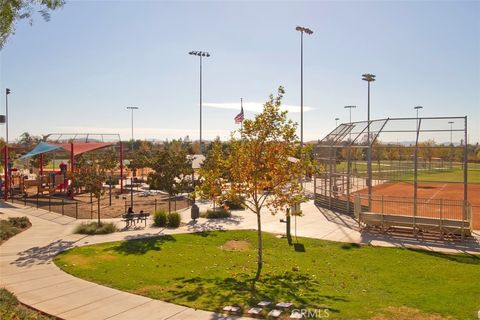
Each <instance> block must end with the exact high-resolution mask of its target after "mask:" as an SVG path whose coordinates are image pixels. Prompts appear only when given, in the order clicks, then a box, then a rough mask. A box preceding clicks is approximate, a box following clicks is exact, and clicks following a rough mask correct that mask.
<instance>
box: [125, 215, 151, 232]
mask: <svg viewBox="0 0 480 320" xmlns="http://www.w3.org/2000/svg"><path fill="white" fill-rule="evenodd" d="M148 217H150V213H148V212H143V213H132V214H124V215H122V221H125V224H126V225H125V227H126V228H128V227H129V226H131V225H132V223H133V224H134V225H135V226H136V225H137V222H140V221H144V222H145V227H146V226H147V219H148Z"/></svg>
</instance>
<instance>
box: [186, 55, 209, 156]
mask: <svg viewBox="0 0 480 320" xmlns="http://www.w3.org/2000/svg"><path fill="white" fill-rule="evenodd" d="M188 54H189V55H192V56H197V57H200V153H203V148H202V58H203V57H207V58H208V57H210V53H208V52H204V51H190V52H189V53H188Z"/></svg>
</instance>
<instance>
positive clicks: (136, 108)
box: [127, 107, 139, 210]
mask: <svg viewBox="0 0 480 320" xmlns="http://www.w3.org/2000/svg"><path fill="white" fill-rule="evenodd" d="M127 109H128V110H132V141H131V143H130V150H131V153H132V155H131V157H133V110H138V109H139V108H138V107H127ZM130 161H131V160H130ZM130 207H131V208H132V210H133V170H132V178H131V179H130Z"/></svg>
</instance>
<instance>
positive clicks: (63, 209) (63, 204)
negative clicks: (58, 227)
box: [62, 199, 65, 216]
mask: <svg viewBox="0 0 480 320" xmlns="http://www.w3.org/2000/svg"><path fill="white" fill-rule="evenodd" d="M64 213H65V199H62V216H63V214H64Z"/></svg>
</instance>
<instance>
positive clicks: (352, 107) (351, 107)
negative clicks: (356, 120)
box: [344, 106, 357, 123]
mask: <svg viewBox="0 0 480 320" xmlns="http://www.w3.org/2000/svg"><path fill="white" fill-rule="evenodd" d="M356 107H357V106H345V107H344V108H345V109H349V113H350V123H352V109H355V108H356Z"/></svg>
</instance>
